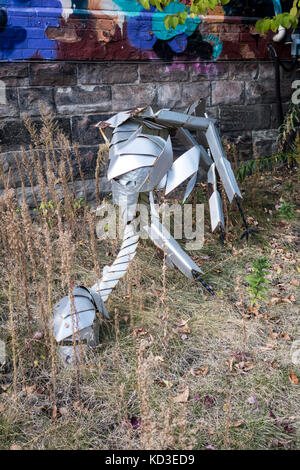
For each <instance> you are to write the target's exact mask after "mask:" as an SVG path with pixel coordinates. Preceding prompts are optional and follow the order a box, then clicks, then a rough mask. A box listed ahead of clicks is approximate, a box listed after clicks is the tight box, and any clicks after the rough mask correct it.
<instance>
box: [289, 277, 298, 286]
mask: <svg viewBox="0 0 300 470" xmlns="http://www.w3.org/2000/svg"><path fill="white" fill-rule="evenodd" d="M290 284H291V285H292V286H296V287H299V286H300V282H299V281H298V279H292V280H291V282H290Z"/></svg>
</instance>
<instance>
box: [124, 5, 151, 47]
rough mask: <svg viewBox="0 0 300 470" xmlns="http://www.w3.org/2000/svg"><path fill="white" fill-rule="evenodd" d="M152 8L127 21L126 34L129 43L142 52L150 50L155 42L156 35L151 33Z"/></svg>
mask: <svg viewBox="0 0 300 470" xmlns="http://www.w3.org/2000/svg"><path fill="white" fill-rule="evenodd" d="M153 11H154V8H153V9H151V10H150V11H147V10H146V11H145V10H144V12H142V13H141V14H139V15H138V16H134V17H131V18H129V19H128V26H127V31H128V32H127V34H128V38H129V40H130V43H131V44H132V45H133V46H134V47H136V48H138V49H142V50H149V49H152V47H153V46H154V44H155V42H156V41H157V37H156V35H155V34H154V33H153V32H152V14H153Z"/></svg>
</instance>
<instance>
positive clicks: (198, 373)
mask: <svg viewBox="0 0 300 470" xmlns="http://www.w3.org/2000/svg"><path fill="white" fill-rule="evenodd" d="M190 373H191V375H193V376H194V377H205V376H206V375H207V374H208V367H207V366H201V367H192V368H191V370H190Z"/></svg>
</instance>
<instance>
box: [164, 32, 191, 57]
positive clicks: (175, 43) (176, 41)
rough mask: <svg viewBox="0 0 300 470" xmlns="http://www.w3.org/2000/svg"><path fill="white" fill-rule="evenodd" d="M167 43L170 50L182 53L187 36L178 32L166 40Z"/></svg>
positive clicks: (186, 42)
mask: <svg viewBox="0 0 300 470" xmlns="http://www.w3.org/2000/svg"><path fill="white" fill-rule="evenodd" d="M168 44H169V46H170V48H171V49H172V51H174V52H176V53H177V54H181V53H183V52H184V51H185V50H186V48H187V44H188V36H187V35H186V34H184V33H183V34H178V36H175V38H173V39H170V41H168Z"/></svg>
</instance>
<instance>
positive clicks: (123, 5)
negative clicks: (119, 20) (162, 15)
mask: <svg viewBox="0 0 300 470" xmlns="http://www.w3.org/2000/svg"><path fill="white" fill-rule="evenodd" d="M114 3H115V4H116V5H118V6H119V7H120V10H122V11H124V12H126V16H129V17H131V16H137V15H139V13H140V12H141V11H149V10H144V8H143V6H142V4H141V3H140V2H137V1H136V0H131V1H130V2H129V1H128V0H114ZM151 9H153V8H152V7H151Z"/></svg>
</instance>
